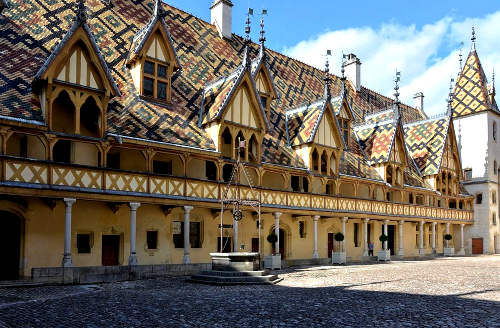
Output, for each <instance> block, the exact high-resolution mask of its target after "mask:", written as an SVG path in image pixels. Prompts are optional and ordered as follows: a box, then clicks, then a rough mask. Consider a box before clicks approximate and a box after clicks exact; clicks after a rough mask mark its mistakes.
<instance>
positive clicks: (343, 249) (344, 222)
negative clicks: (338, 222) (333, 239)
mask: <svg viewBox="0 0 500 328" xmlns="http://www.w3.org/2000/svg"><path fill="white" fill-rule="evenodd" d="M348 219H349V218H347V217H344V218H342V234H343V235H344V241H343V242H342V251H343V252H345V251H346V249H345V240H346V235H345V224H346V222H347V220H348Z"/></svg>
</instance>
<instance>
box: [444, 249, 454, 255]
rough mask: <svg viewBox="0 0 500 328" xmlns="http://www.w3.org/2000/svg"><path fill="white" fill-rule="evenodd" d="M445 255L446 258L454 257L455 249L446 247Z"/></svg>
mask: <svg viewBox="0 0 500 328" xmlns="http://www.w3.org/2000/svg"><path fill="white" fill-rule="evenodd" d="M443 255H444V256H453V255H455V249H454V248H452V247H445V248H444V249H443Z"/></svg>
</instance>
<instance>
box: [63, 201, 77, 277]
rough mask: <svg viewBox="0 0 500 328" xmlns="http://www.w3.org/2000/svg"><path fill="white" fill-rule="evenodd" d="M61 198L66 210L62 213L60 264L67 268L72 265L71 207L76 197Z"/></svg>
mask: <svg viewBox="0 0 500 328" xmlns="http://www.w3.org/2000/svg"><path fill="white" fill-rule="evenodd" d="M63 200H64V204H66V212H65V215H64V255H63V260H62V266H63V267H65V268H67V267H71V266H72V265H73V261H72V260H71V209H72V208H73V204H74V203H75V202H76V199H74V198H64V199H63Z"/></svg>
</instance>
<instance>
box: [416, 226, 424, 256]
mask: <svg viewBox="0 0 500 328" xmlns="http://www.w3.org/2000/svg"><path fill="white" fill-rule="evenodd" d="M418 254H419V255H424V254H425V250H424V221H420V229H419V233H418Z"/></svg>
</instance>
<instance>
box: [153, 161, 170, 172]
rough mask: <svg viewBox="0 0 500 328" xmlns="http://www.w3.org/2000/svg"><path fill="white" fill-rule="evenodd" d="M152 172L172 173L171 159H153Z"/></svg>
mask: <svg viewBox="0 0 500 328" xmlns="http://www.w3.org/2000/svg"><path fill="white" fill-rule="evenodd" d="M153 173H156V174H168V175H172V161H168V162H164V161H153Z"/></svg>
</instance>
